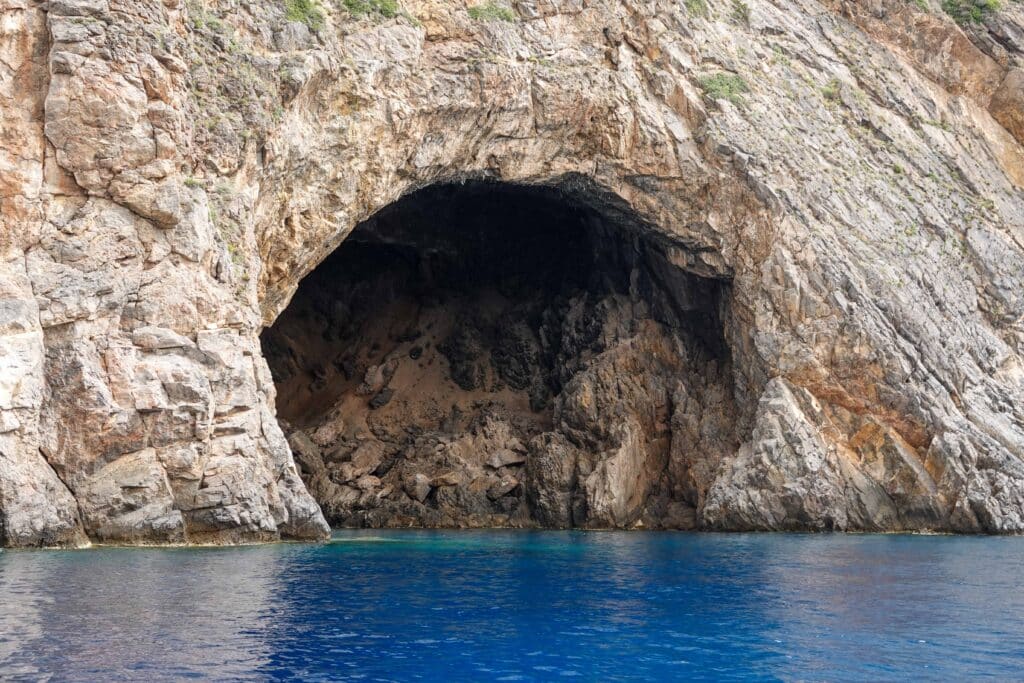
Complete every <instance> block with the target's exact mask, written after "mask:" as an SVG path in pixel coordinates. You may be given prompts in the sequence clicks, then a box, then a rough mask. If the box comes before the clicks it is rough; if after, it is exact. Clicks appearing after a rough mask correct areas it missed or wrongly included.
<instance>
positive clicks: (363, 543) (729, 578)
mask: <svg viewBox="0 0 1024 683" xmlns="http://www.w3.org/2000/svg"><path fill="white" fill-rule="evenodd" d="M1022 577H1024V538H984V537H949V536H931V537H928V536H843V535H823V536H812V535H806V536H805V535H718V534H711V535H699V534H673V533H612V532H603V533H602V532H593V533H584V532H500V531H488V532H434V531H384V532H382V531H373V532H343V533H338V534H336V536H335V540H334V541H333V542H331V543H329V544H324V545H276V546H258V547H247V548H201V549H151V550H150V549H118V548H108V549H94V550H86V551H7V552H0V679H6V678H13V679H18V678H25V679H27V680H37V679H40V678H47V677H52V680H61V681H63V680H84V681H109V680H119V679H130V680H150V681H157V680H171V679H174V680H180V679H182V678H187V677H195V678H202V679H206V680H267V679H274V680H278V679H285V680H300V679H301V680H403V681H404V680H437V681H450V680H564V679H566V678H569V679H571V678H577V679H582V680H595V679H600V680H678V679H694V678H704V679H718V680H721V679H733V680H780V679H781V680H794V679H801V680H872V681H874V680H896V679H904V680H905V679H907V678H913V679H915V680H922V679H924V680H951V679H963V678H966V677H972V678H975V677H980V676H984V675H989V676H993V677H995V678H998V679H1009V678H1013V679H1019V678H1022V677H1024V579H1022Z"/></svg>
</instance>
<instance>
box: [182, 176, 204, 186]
mask: <svg viewBox="0 0 1024 683" xmlns="http://www.w3.org/2000/svg"><path fill="white" fill-rule="evenodd" d="M202 186H203V181H201V180H199V179H198V178H195V177H193V176H189V177H187V178H185V187H202Z"/></svg>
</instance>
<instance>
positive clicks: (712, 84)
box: [700, 71, 750, 104]
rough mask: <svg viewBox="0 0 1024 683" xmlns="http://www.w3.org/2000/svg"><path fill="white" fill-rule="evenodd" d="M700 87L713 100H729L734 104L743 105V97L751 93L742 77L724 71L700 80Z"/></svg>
mask: <svg viewBox="0 0 1024 683" xmlns="http://www.w3.org/2000/svg"><path fill="white" fill-rule="evenodd" d="M700 87H701V89H703V90H704V93H705V94H707V96H708V97H710V98H711V99H713V100H729V101H730V102H732V103H733V104H742V103H743V96H744V95H745V94H746V93H748V92H750V88H749V87H748V86H747V82H746V81H744V80H743V79H742V78H741V77H740V76H738V75H736V74H730V73H725V72H724V71H723V72H721V73H717V74H714V75H713V76H705V77H704V78H702V79H700Z"/></svg>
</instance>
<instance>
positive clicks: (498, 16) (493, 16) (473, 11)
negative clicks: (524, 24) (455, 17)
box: [469, 0, 516, 21]
mask: <svg viewBox="0 0 1024 683" xmlns="http://www.w3.org/2000/svg"><path fill="white" fill-rule="evenodd" d="M469 16H470V18H471V19H475V20H477V21H515V20H516V13H515V12H513V11H512V9H511V8H509V7H506V6H505V5H502V4H499V3H497V2H494V0H487V2H484V3H481V4H479V5H473V6H472V7H470V8H469Z"/></svg>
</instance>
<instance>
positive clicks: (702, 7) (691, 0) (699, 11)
mask: <svg viewBox="0 0 1024 683" xmlns="http://www.w3.org/2000/svg"><path fill="white" fill-rule="evenodd" d="M684 4H685V5H686V11H687V12H689V13H690V14H692V15H693V16H695V17H706V16H707V15H708V3H707V0H685V3H684Z"/></svg>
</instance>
